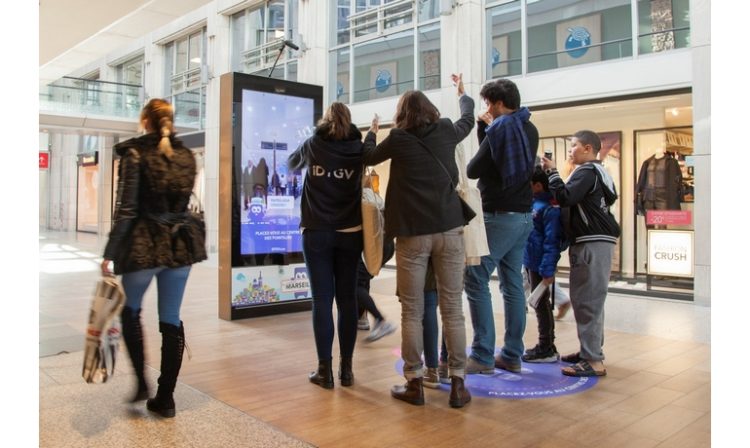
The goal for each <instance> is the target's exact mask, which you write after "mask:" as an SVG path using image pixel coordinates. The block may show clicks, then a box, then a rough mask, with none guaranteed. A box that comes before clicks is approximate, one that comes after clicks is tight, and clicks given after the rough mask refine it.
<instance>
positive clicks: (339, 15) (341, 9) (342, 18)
mask: <svg viewBox="0 0 750 448" xmlns="http://www.w3.org/2000/svg"><path fill="white" fill-rule="evenodd" d="M334 2H335V7H336V8H335V14H336V18H335V22H336V29H335V35H334V38H333V41H334V42H336V44H345V43H347V42H349V19H348V17H349V14H351V0H334Z"/></svg>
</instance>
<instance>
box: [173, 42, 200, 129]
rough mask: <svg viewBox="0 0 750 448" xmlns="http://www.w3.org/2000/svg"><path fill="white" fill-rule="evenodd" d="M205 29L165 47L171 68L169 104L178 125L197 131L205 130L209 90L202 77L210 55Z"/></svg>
mask: <svg viewBox="0 0 750 448" xmlns="http://www.w3.org/2000/svg"><path fill="white" fill-rule="evenodd" d="M205 31H206V30H205V28H204V29H202V30H200V31H198V32H195V33H193V34H190V35H189V36H185V37H182V38H179V39H177V40H175V41H173V42H171V43H169V44H167V46H166V47H165V52H166V61H167V64H168V69H167V73H170V74H171V76H168V77H167V82H168V90H169V92H170V94H171V95H170V96H169V97H168V99H169V101H170V102H171V103H172V105H173V106H174V110H175V124H176V125H178V126H185V127H189V128H193V129H203V127H204V126H205V113H206V108H205V98H204V96H205V87H204V84H203V79H202V76H201V71H202V65H203V61H204V59H205V51H206V32H205Z"/></svg>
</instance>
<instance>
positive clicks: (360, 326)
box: [357, 313, 370, 331]
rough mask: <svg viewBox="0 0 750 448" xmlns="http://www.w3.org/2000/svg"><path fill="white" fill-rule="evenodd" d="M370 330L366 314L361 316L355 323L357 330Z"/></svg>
mask: <svg viewBox="0 0 750 448" xmlns="http://www.w3.org/2000/svg"><path fill="white" fill-rule="evenodd" d="M369 329H370V321H369V320H367V313H364V314H362V317H360V318H359V320H358V321H357V330H365V331H367V330H369Z"/></svg>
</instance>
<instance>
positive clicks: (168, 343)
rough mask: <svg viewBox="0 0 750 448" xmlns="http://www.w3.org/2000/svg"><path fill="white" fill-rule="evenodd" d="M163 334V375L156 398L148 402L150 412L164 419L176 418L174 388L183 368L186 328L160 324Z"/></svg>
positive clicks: (181, 325)
mask: <svg viewBox="0 0 750 448" xmlns="http://www.w3.org/2000/svg"><path fill="white" fill-rule="evenodd" d="M159 331H160V332H161V375H160V376H159V389H158V390H157V391H156V396H155V397H154V398H151V399H149V400H148V401H147V402H146V407H148V410H149V411H152V412H156V413H157V414H159V415H161V416H162V417H174V415H175V405H174V396H173V395H172V394H173V393H174V388H175V386H176V385H177V375H179V373H180V367H181V366H182V353H183V351H184V350H185V326H184V325H183V324H182V322H180V326H179V327H177V326H174V325H172V324H167V323H164V322H159Z"/></svg>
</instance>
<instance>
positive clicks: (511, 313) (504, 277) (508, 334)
mask: <svg viewBox="0 0 750 448" xmlns="http://www.w3.org/2000/svg"><path fill="white" fill-rule="evenodd" d="M484 226H485V228H486V230H487V243H488V245H489V247H490V254H489V255H487V256H484V257H482V262H481V264H480V265H479V266H467V267H466V277H465V284H464V287H465V289H466V296H467V299H468V300H469V311H470V312H471V324H472V326H473V328H474V340H473V342H472V344H471V355H470V356H471V357H473V358H474V360H476V361H478V362H479V363H480V364H483V365H494V363H495V360H494V355H495V317H494V314H493V312H492V295H491V294H490V287H489V282H490V276H491V275H492V272H493V271H494V270H495V268H497V270H498V277H499V278H500V292H501V293H502V295H503V303H504V306H505V338H504V344H503V348H502V350H500V356H502V358H503V359H504V360H505V361H507V362H509V363H512V364H519V363H520V362H521V356H522V355H523V333H524V331H526V297H525V295H524V292H523V274H522V267H521V265H522V263H523V250H524V247H525V246H526V240H527V239H528V237H529V233H531V228H532V222H531V213H484Z"/></svg>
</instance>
